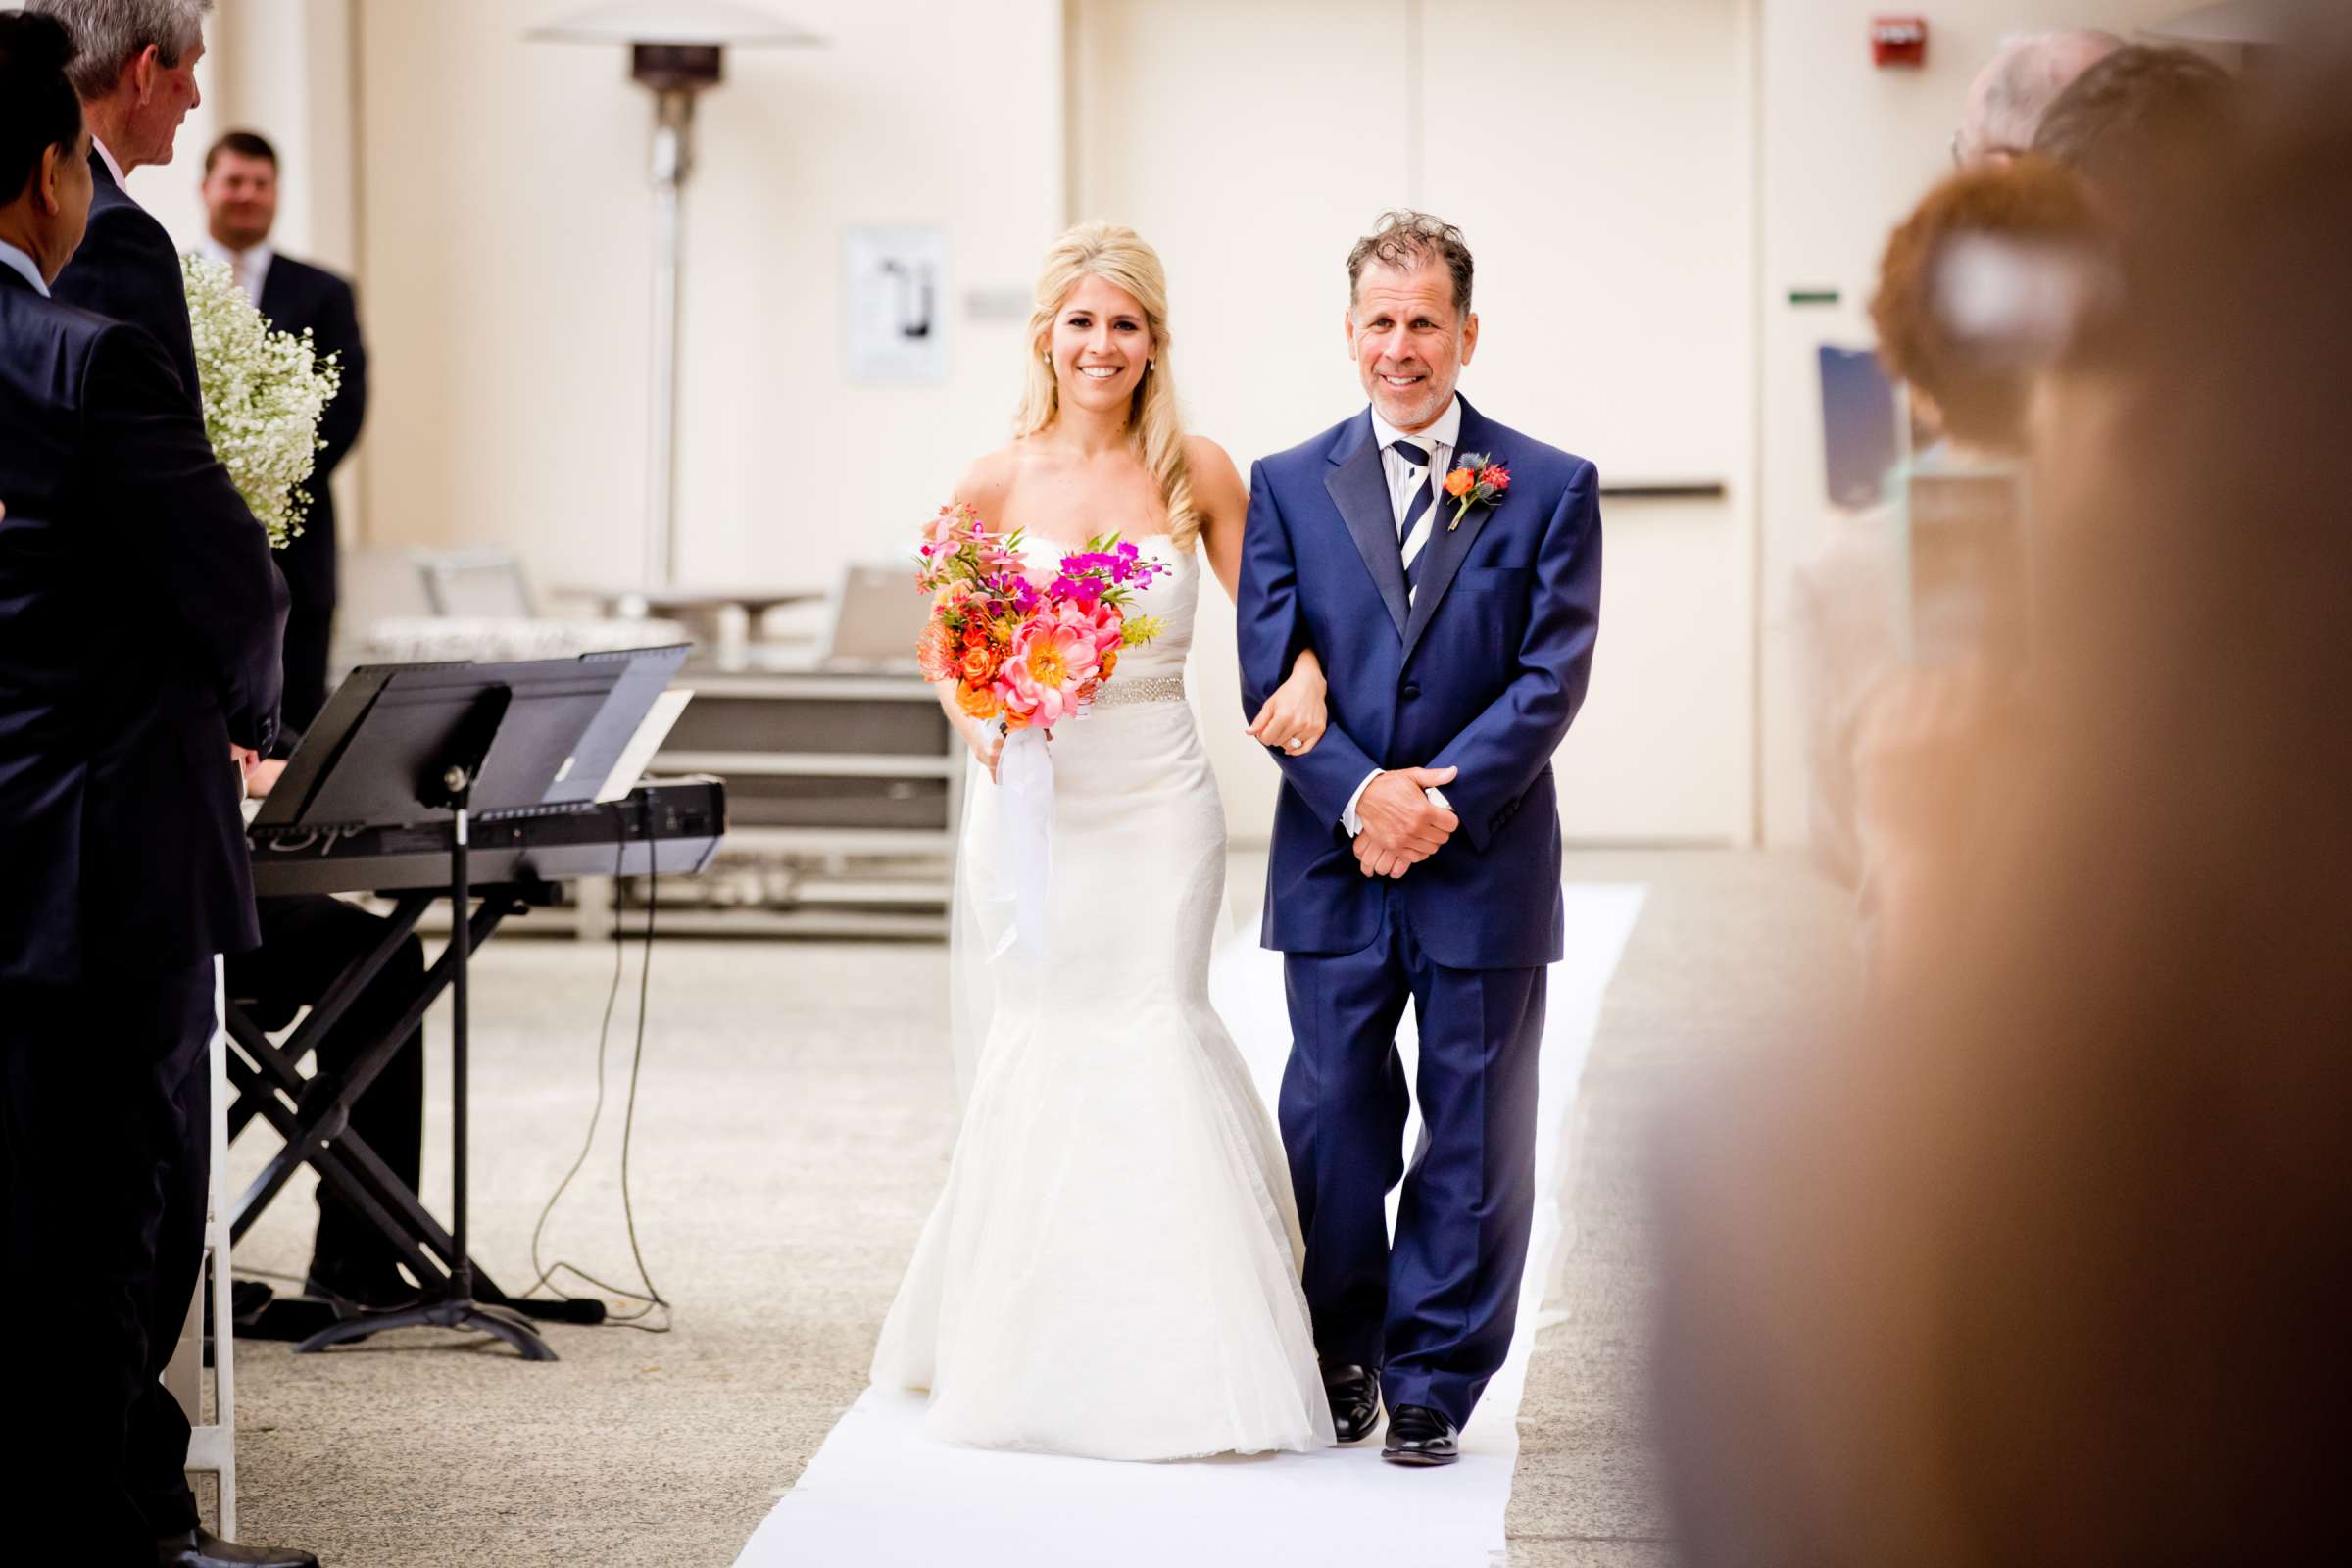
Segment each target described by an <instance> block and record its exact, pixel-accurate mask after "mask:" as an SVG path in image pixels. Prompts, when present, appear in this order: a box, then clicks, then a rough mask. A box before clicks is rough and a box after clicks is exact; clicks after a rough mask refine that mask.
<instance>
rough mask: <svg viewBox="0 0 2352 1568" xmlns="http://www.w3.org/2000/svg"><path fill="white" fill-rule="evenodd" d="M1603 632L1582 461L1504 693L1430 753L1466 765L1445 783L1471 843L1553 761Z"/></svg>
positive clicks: (1596, 479)
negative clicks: (1442, 746)
mask: <svg viewBox="0 0 2352 1568" xmlns="http://www.w3.org/2000/svg"><path fill="white" fill-rule="evenodd" d="M1599 633H1600V474H1599V472H1598V470H1596V469H1595V468H1594V467H1593V465H1592V464H1590V463H1586V464H1583V465H1582V466H1581V468H1580V470H1579V472H1578V473H1577V475H1576V477H1575V478H1574V479H1572V480H1571V481H1570V482H1569V485H1568V489H1567V491H1566V493H1565V494H1563V495H1562V496H1561V498H1560V504H1559V507H1558V508H1557V510H1555V511H1554V512H1553V513H1552V515H1551V520H1550V521H1549V522H1548V523H1546V524H1545V525H1544V542H1543V544H1542V545H1541V546H1539V547H1538V551H1537V556H1536V582H1535V589H1534V600H1533V603H1532V604H1531V605H1530V607H1529V611H1528V617H1527V631H1526V633H1525V634H1524V635H1523V636H1521V638H1520V639H1519V659H1518V669H1517V672H1516V673H1515V674H1513V676H1512V677H1511V683H1510V684H1509V685H1508V686H1505V687H1504V688H1503V690H1502V695H1501V696H1499V697H1497V698H1495V701H1494V702H1492V703H1490V704H1488V705H1487V709H1486V711H1484V712H1482V713H1480V714H1479V715H1478V716H1477V717H1476V718H1474V719H1472V720H1471V721H1470V722H1469V723H1468V724H1467V725H1465V726H1463V728H1462V730H1461V731H1460V733H1458V734H1456V735H1455V736H1454V737H1453V739H1452V740H1450V741H1448V742H1446V745H1445V747H1444V749H1443V750H1441V751H1440V752H1439V753H1438V755H1437V756H1435V757H1433V758H1431V759H1430V760H1429V764H1428V765H1429V766H1431V767H1454V768H1459V769H1460V770H1461V771H1460V773H1459V775H1458V776H1457V777H1456V778H1455V779H1454V781H1453V782H1452V783H1450V784H1448V785H1446V787H1445V793H1446V803H1447V804H1448V805H1450V806H1451V807H1452V808H1453V809H1454V813H1455V814H1456V815H1458V816H1459V817H1460V818H1461V819H1462V830H1463V831H1464V832H1465V833H1467V834H1468V835H1469V836H1470V843H1471V845H1472V847H1473V848H1475V849H1478V850H1481V851H1484V850H1485V849H1486V847H1487V840H1488V839H1489V838H1490V837H1492V836H1493V834H1494V832H1495V828H1496V827H1497V826H1498V825H1499V822H1500V818H1501V815H1502V812H1503V810H1504V809H1505V808H1506V807H1508V806H1510V805H1511V804H1512V803H1513V802H1515V801H1517V800H1518V799H1519V798H1520V797H1521V796H1522V795H1525V794H1526V793H1527V791H1528V789H1529V788H1530V787H1531V786H1532V785H1533V784H1534V783H1535V782H1536V780H1537V778H1538V777H1539V776H1541V775H1542V773H1543V772H1544V769H1545V768H1547V767H1549V766H1550V765H1551V757H1552V754H1553V753H1554V752H1556V751H1558V750H1559V749H1560V742H1562V741H1564V740H1566V739H1567V738H1568V726H1569V724H1570V723H1571V722H1573V721H1574V720H1575V718H1576V711H1577V710H1578V709H1579V708H1581V707H1583V706H1584V702H1585V687H1586V684H1587V683H1588V682H1589V681H1590V680H1591V678H1592V674H1593V643H1594V641H1595V640H1596V639H1597V638H1598V636H1599Z"/></svg>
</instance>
